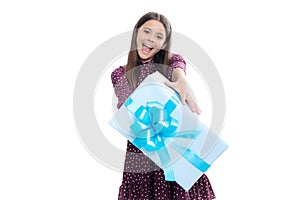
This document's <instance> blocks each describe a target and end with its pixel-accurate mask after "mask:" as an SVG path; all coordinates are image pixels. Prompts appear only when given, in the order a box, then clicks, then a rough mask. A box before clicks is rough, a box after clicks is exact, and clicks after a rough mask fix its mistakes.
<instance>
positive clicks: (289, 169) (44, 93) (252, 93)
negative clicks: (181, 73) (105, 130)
mask: <svg viewBox="0 0 300 200" xmlns="http://www.w3.org/2000/svg"><path fill="white" fill-rule="evenodd" d="M296 2H297V1H291V0H287V1H283V0H282V1H267V0H260V1H258V0H257V1H182V0H181V1H176V0H172V1H169V0H164V1H158V0H151V1H146V0H138V1H134V0H127V1H124V0H122V1H115V0H110V1H107V2H105V4H104V3H101V2H100V1H81V2H79V1H49V2H42V1H9V3H8V1H6V3H4V2H3V1H2V2H1V3H0V22H1V31H0V36H1V37H0V56H1V57H0V91H1V98H0V102H1V104H0V123H1V125H0V134H1V135H0V155H1V156H0V159H1V164H0V199H5V200H10V199H51V200H53V199H88V200H93V199H95V200H96V199H108V200H110V199H117V195H118V188H119V186H120V184H121V176H122V174H121V173H120V172H116V171H114V170H111V169H109V168H107V167H105V166H103V165H102V164H100V163H99V162H98V161H96V160H95V159H94V158H93V157H92V156H91V155H90V154H89V153H88V152H87V151H86V149H85V147H84V146H83V145H82V143H81V141H80V138H79V136H78V133H77V130H76V125H75V123H74V120H73V111H72V106H73V104H72V103H73V99H72V98H73V96H72V95H73V90H74V84H75V81H76V77H77V74H78V73H79V70H80V68H81V65H82V64H83V62H84V61H85V59H86V58H87V56H88V55H89V54H90V53H91V52H92V51H93V50H94V49H95V48H96V47H97V46H99V45H100V44H101V43H102V42H104V41H106V40H107V39H109V38H111V37H112V36H114V35H117V34H119V33H121V32H124V31H129V30H131V29H132V28H133V26H134V25H135V23H136V21H137V20H138V18H139V17H140V16H141V15H143V14H144V13H146V12H148V11H156V12H160V13H162V14H164V15H166V16H167V17H168V18H169V19H170V21H171V23H172V26H173V30H174V31H177V32H179V33H182V34H184V35H186V36H187V37H189V38H191V39H192V40H194V41H195V42H197V43H198V44H199V45H200V46H201V47H202V48H203V49H204V50H205V51H206V52H207V53H208V55H209V56H210V58H211V59H212V60H213V62H214V63H215V65H216V67H217V69H218V71H219V73H220V76H221V78H222V81H223V84H224V87H225V93H226V121H225V125H224V128H223V130H222V138H223V139H224V140H225V141H226V142H227V143H228V144H229V145H230V147H229V149H228V150H227V151H226V152H225V153H224V154H223V155H222V156H221V157H220V158H219V159H218V160H217V161H216V162H215V164H214V165H213V166H212V167H211V168H210V169H209V171H208V172H207V175H208V177H209V178H210V181H211V183H212V185H213V188H214V191H215V193H216V195H217V199H219V200H237V199H245V200H247V199H299V198H300V194H299V193H298V188H299V179H300V175H299V167H300V165H299V164H298V163H299V162H298V161H297V159H298V155H297V153H298V152H299V147H298V146H299V142H298V141H297V138H298V137H297V134H299V127H298V126H299V125H298V124H299V123H297V122H298V121H299V112H300V106H299V104H298V103H299V102H300V97H299V94H298V93H299V92H298V90H299V84H300V81H299V77H298V76H299V73H298V68H299V67H300V61H299V53H300V48H299V47H300V37H299V35H300V30H299V18H300V13H299V6H298V4H297V3H296ZM104 56H105V55H104ZM201 108H202V110H204V111H205V107H201ZM120 144H121V145H123V143H120ZM124 147H125V145H124Z"/></svg>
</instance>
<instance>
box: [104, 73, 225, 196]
mask: <svg viewBox="0 0 300 200" xmlns="http://www.w3.org/2000/svg"><path fill="white" fill-rule="evenodd" d="M165 81H167V79H166V78H165V77H164V76H163V75H162V74H160V73H159V72H155V73H153V74H151V75H149V76H147V78H146V79H145V80H144V81H143V82H142V83H141V84H140V85H139V86H138V87H137V88H136V90H135V91H134V92H133V93H132V94H131V95H130V96H129V97H128V99H127V100H126V101H125V103H124V104H123V105H122V106H121V108H120V109H119V110H118V111H117V112H116V113H115V114H114V116H113V118H112V119H111V121H110V125H111V126H112V127H114V128H115V129H116V130H117V131H118V132H119V133H121V134H122V135H124V136H125V137H126V138H127V139H128V140H129V141H130V142H131V143H133V144H134V145H135V146H136V147H137V148H139V149H140V150H141V151H142V152H143V153H144V154H145V155H146V156H148V157H149V158H150V159H151V160H152V161H153V162H155V164H157V165H158V166H159V167H160V168H161V169H163V171H164V175H165V179H166V180H167V181H176V182H177V183H178V184H179V185H180V186H181V187H182V188H183V189H185V190H186V191H187V190H189V189H190V188H191V187H192V186H193V185H194V183H195V182H196V181H197V180H198V179H199V178H200V177H201V176H202V175H203V173H205V172H206V171H207V170H208V169H209V168H210V166H211V165H212V164H213V162H214V161H215V160H216V159H217V158H218V157H219V156H220V155H221V154H222V153H223V152H224V151H225V150H226V149H227V147H228V145H227V144H226V143H225V142H224V141H223V140H222V139H220V138H219V137H218V136H217V135H215V134H214V133H213V132H212V131H210V130H209V128H208V127H207V126H205V125H204V124H203V123H201V121H200V120H199V116H198V115H197V114H195V113H193V112H192V111H191V110H190V108H189V107H188V105H183V104H182V103H181V101H180V98H179V96H178V94H177V92H176V91H174V90H173V89H171V88H170V87H168V86H166V85H165V84H164V82H165ZM207 142H209V145H207ZM204 147H205V148H206V149H204ZM207 148H209V149H207ZM203 152H205V154H204V153H203Z"/></svg>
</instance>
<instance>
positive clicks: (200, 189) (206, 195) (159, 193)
mask: <svg viewBox="0 0 300 200" xmlns="http://www.w3.org/2000/svg"><path fill="white" fill-rule="evenodd" d="M139 67H140V75H139V80H138V85H139V84H140V83H141V82H142V81H143V80H144V79H145V78H146V77H147V76H148V75H149V74H152V73H154V72H156V71H157V70H158V66H157V65H156V64H155V63H154V62H153V61H150V62H147V63H141V65H140V66H139ZM177 67H180V68H182V69H183V70H184V72H185V70H186V69H185V67H186V63H185V61H184V59H183V57H182V56H180V55H179V54H173V55H172V58H171V64H170V67H169V69H168V75H167V78H168V79H169V80H171V76H172V72H173V69H174V68H177ZM111 80H112V84H113V87H114V91H115V94H116V96H117V97H118V105H117V107H118V108H120V107H121V106H122V104H123V103H124V102H125V100H126V99H127V98H128V96H129V95H130V94H131V93H132V92H133V91H132V89H131V88H130V86H129V84H128V81H127V78H126V76H125V66H121V67H119V68H117V69H115V70H114V71H113V72H112V74H111ZM214 198H215V194H214V192H213V189H212V187H211V185H210V182H209V180H208V178H207V176H206V175H205V174H204V175H203V176H202V177H200V178H199V180H198V181H197V182H196V183H195V184H194V185H193V186H192V188H191V189H190V190H189V191H185V190H184V189H183V188H181V187H180V186H179V185H178V184H177V183H176V182H169V181H165V179H164V173H163V171H162V170H161V169H160V168H159V167H158V166H157V165H156V164H155V163H154V162H152V161H151V160H150V159H149V158H148V157H147V156H145V155H144V154H143V153H142V152H141V151H140V150H139V149H138V148H136V147H135V146H134V145H133V144H132V143H131V142H129V141H128V143H127V152H126V158H125V163H124V172H123V180H122V185H121V186H120V189H119V197H118V199H119V200H169V199H170V200H181V199H182V200H211V199H214Z"/></svg>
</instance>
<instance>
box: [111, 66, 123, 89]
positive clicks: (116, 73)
mask: <svg viewBox="0 0 300 200" xmlns="http://www.w3.org/2000/svg"><path fill="white" fill-rule="evenodd" d="M124 74H125V66H120V67H118V68H116V69H114V70H113V71H112V73H111V81H112V84H113V85H115V84H116V83H117V82H118V80H119V79H120V78H121V77H122V76H124Z"/></svg>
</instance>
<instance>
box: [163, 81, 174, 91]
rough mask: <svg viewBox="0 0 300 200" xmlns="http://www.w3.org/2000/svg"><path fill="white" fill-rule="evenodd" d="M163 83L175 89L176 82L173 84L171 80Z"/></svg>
mask: <svg viewBox="0 0 300 200" xmlns="http://www.w3.org/2000/svg"><path fill="white" fill-rule="evenodd" d="M165 85H166V86H169V87H171V88H173V89H174V90H176V89H175V86H176V84H175V83H174V82H171V81H165Z"/></svg>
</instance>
